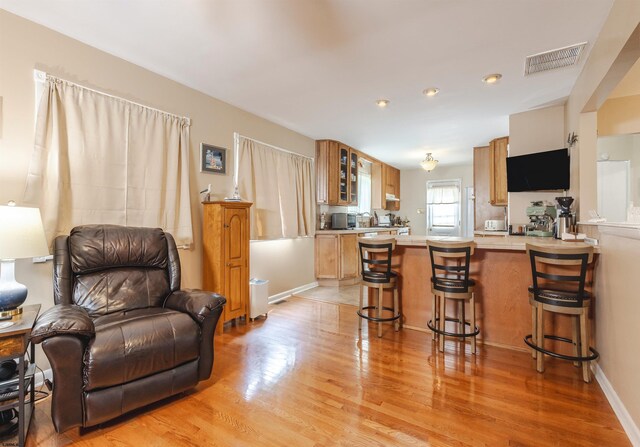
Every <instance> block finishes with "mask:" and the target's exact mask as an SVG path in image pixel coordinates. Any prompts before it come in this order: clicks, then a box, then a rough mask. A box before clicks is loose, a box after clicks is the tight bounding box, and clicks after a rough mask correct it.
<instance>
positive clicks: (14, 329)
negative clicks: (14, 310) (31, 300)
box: [0, 304, 40, 342]
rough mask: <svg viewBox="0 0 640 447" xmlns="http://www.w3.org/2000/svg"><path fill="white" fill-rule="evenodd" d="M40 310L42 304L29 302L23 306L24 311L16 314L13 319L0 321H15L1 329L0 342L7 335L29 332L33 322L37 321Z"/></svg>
mask: <svg viewBox="0 0 640 447" xmlns="http://www.w3.org/2000/svg"><path fill="white" fill-rule="evenodd" d="M39 312H40V304H29V305H27V306H23V307H22V313H21V314H18V315H15V316H14V317H13V318H12V319H11V320H4V321H0V323H4V322H9V321H10V322H12V323H14V324H12V325H11V326H9V327H6V328H3V329H0V342H1V341H2V339H3V338H5V337H11V336H13V335H21V334H27V333H29V332H31V329H32V328H33V323H35V321H36V318H38V313H39Z"/></svg>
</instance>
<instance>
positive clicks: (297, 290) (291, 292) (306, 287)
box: [269, 281, 318, 304]
mask: <svg viewBox="0 0 640 447" xmlns="http://www.w3.org/2000/svg"><path fill="white" fill-rule="evenodd" d="M314 287H318V281H314V282H310V283H309V284H305V285H303V286H300V287H295V288H293V289H290V290H285V291H284V292H280V293H276V294H275V295H271V296H270V297H269V304H275V303H279V302H280V301H284V300H286V299H287V298H289V297H290V296H292V295H295V294H296V293H300V292H304V291H305V290H309V289H313V288H314Z"/></svg>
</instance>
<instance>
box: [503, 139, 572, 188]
mask: <svg viewBox="0 0 640 447" xmlns="http://www.w3.org/2000/svg"><path fill="white" fill-rule="evenodd" d="M562 189H569V149H566V148H565V149H558V150H555V151H547V152H536V153H534V154H527V155H519V156H517V157H508V158H507V190H508V191H509V192H521V191H545V190H546V191H549V190H562Z"/></svg>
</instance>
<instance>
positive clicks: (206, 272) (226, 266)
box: [202, 201, 252, 333]
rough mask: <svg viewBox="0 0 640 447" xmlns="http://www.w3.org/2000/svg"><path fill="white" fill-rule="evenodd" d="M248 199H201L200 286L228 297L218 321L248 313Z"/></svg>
mask: <svg viewBox="0 0 640 447" xmlns="http://www.w3.org/2000/svg"><path fill="white" fill-rule="evenodd" d="M251 205H252V204H251V203H249V202H226V201H219V202H203V207H204V209H203V216H204V222H203V226H202V240H203V246H204V247H203V259H202V266H203V272H202V286H203V287H202V288H203V289H204V290H209V291H211V292H215V293H219V294H220V295H222V296H224V297H225V298H226V299H227V304H226V305H225V307H224V313H223V314H222V318H221V320H222V322H221V323H218V327H217V332H218V333H220V332H222V326H223V324H224V323H225V322H227V321H229V320H233V319H235V318H238V317H245V318H247V316H248V315H249V208H251Z"/></svg>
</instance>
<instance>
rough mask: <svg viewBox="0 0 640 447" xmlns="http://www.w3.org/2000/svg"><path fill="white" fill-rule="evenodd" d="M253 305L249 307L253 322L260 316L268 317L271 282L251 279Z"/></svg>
mask: <svg viewBox="0 0 640 447" xmlns="http://www.w3.org/2000/svg"><path fill="white" fill-rule="evenodd" d="M249 286H250V287H249V288H250V298H249V301H250V303H251V305H250V306H249V318H251V319H252V320H253V319H254V318H256V317H258V316H260V315H264V317H265V318H266V317H267V312H268V311H269V280H267V279H256V278H251V280H250V281H249Z"/></svg>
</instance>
